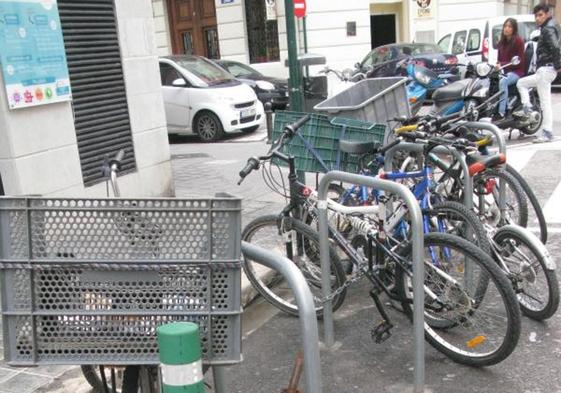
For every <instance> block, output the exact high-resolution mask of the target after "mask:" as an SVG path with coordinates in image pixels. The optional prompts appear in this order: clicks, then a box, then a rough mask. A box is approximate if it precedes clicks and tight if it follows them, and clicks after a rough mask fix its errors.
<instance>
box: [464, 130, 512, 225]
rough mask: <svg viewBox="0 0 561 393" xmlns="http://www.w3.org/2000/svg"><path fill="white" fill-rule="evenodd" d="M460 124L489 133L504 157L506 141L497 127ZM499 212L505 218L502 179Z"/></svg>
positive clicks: (503, 184) (504, 197)
mask: <svg viewBox="0 0 561 393" xmlns="http://www.w3.org/2000/svg"><path fill="white" fill-rule="evenodd" d="M460 124H461V125H462V126H464V127H467V128H475V129H478V130H485V131H489V132H490V133H491V134H493V136H494V137H495V139H496V140H497V144H498V145H499V153H502V154H504V155H505V156H506V141H505V137H504V135H503V133H502V132H501V129H500V128H499V127H497V126H496V125H494V124H492V123H488V122H484V121H470V122H461V123H460ZM499 210H500V212H501V219H503V218H504V217H505V210H506V188H505V181H504V179H499Z"/></svg>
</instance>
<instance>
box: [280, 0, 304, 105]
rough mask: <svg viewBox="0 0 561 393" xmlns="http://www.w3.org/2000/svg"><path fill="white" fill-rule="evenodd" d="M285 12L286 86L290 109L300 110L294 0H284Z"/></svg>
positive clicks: (300, 91)
mask: <svg viewBox="0 0 561 393" xmlns="http://www.w3.org/2000/svg"><path fill="white" fill-rule="evenodd" d="M284 7H285V14H286V40H287V45H288V72H289V76H290V78H289V80H288V87H289V89H290V110H291V111H295V112H302V110H303V96H302V75H301V73H300V67H299V66H298V49H297V44H296V23H295V21H294V0H284Z"/></svg>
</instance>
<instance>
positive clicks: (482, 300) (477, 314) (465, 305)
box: [396, 233, 520, 367]
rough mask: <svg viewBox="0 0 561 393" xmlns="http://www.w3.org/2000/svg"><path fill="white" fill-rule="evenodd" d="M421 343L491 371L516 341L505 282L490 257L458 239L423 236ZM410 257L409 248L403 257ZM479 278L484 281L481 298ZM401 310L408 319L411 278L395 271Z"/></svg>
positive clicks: (513, 305) (516, 319) (516, 312)
mask: <svg viewBox="0 0 561 393" xmlns="http://www.w3.org/2000/svg"><path fill="white" fill-rule="evenodd" d="M424 247H425V253H424V266H425V279H424V289H425V299H424V305H425V321H426V322H425V337H426V339H427V341H428V342H429V343H430V344H431V345H432V346H433V347H435V348H436V349H437V350H438V351H440V352H442V353H443V354H445V355H446V356H448V357H449V358H450V359H452V360H454V361H455V362H458V363H461V364H465V365H469V366H476V367H482V366H490V365H493V364H497V363H499V362H501V361H503V360H504V359H506V358H507V357H508V356H509V355H510V354H511V353H512V352H513V351H514V349H515V348H516V345H517V343H518V339H519V337H520V309H519V307H518V304H517V301H516V295H515V293H514V290H513V289H512V286H511V284H510V282H509V281H508V279H507V278H506V276H505V275H504V274H503V273H502V272H501V270H500V269H499V267H498V266H497V265H496V264H495V263H494V262H493V260H492V259H491V257H490V256H489V255H487V254H485V253H484V252H483V251H481V250H480V249H479V248H477V247H476V246H475V245H473V244H471V243H470V242H468V241H467V240H464V239H462V238H459V237H457V236H453V235H448V234H443V233H429V234H427V235H425V244H424ZM403 255H405V256H406V258H410V256H411V246H410V245H409V246H408V247H407V248H406V249H405V251H404V254H403ZM481 277H488V282H487V287H486V290H485V292H481V291H480V288H479V284H480V283H481ZM396 281H397V290H398V293H399V294H400V296H401V297H402V298H403V299H404V302H403V309H404V311H405V312H406V314H407V315H408V316H410V317H411V316H412V309H411V301H410V300H411V299H412V298H413V292H412V286H411V273H410V268H409V271H407V272H406V271H404V270H403V269H397V271H396Z"/></svg>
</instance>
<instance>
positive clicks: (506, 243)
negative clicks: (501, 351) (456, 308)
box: [412, 134, 559, 320]
mask: <svg viewBox="0 0 561 393" xmlns="http://www.w3.org/2000/svg"><path fill="white" fill-rule="evenodd" d="M412 135H413V139H415V138H417V137H418V135H417V134H412ZM425 156H427V157H428V156H432V158H433V159H432V161H436V160H438V157H435V156H434V155H431V154H427V155H425ZM468 164H470V166H469V174H468V175H469V176H471V177H473V178H474V193H475V195H477V197H478V199H477V203H476V208H477V211H478V214H479V217H480V221H481V222H482V223H483V226H484V232H483V233H484V234H485V235H486V237H487V241H486V243H487V244H490V255H491V256H492V257H493V259H494V260H495V262H496V263H497V264H498V266H500V268H501V269H502V271H503V272H504V274H505V275H506V276H507V277H508V279H509V280H510V282H511V284H512V287H513V289H514V291H515V293H516V294H517V298H518V301H519V303H520V307H521V310H522V313H523V314H524V315H526V316H528V317H529V318H532V319H535V320H545V319H548V318H550V317H551V316H553V315H554V314H555V312H556V311H557V309H558V307H559V284H558V280H557V275H556V273H555V263H554V262H553V261H552V259H551V257H550V255H549V253H548V252H547V249H545V247H544V246H543V244H542V243H540V242H539V240H538V239H537V238H535V236H534V235H533V234H532V233H531V232H530V231H528V230H526V229H524V228H522V227H518V226H513V225H510V223H509V220H510V217H509V216H507V217H506V221H501V220H500V215H499V214H495V217H496V219H494V220H489V214H488V212H487V210H486V207H487V206H489V205H490V204H489V203H488V202H487V201H486V200H485V198H486V197H487V196H488V195H490V194H491V195H493V196H494V198H495V200H498V191H497V190H496V187H497V182H496V181H495V180H493V176H501V175H503V176H506V177H507V178H508V176H507V175H508V173H506V172H503V171H500V170H499V169H498V168H499V167H500V166H504V165H505V164H506V157H504V155H502V154H497V155H494V156H483V157H474V156H471V157H470V159H469V161H468ZM440 167H441V168H443V169H444V170H447V171H449V168H444V166H443V165H442V164H441V165H440ZM447 173H449V172H445V174H444V176H446V175H447ZM444 176H443V177H444ZM511 184H512V187H513V188H514V189H516V188H518V186H517V185H516V183H514V182H513V183H511ZM456 186H457V185H456ZM491 205H492V204H491ZM540 272H541V273H542V274H540Z"/></svg>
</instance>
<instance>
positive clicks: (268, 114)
mask: <svg viewBox="0 0 561 393" xmlns="http://www.w3.org/2000/svg"><path fill="white" fill-rule="evenodd" d="M265 119H266V122H267V143H268V144H271V143H273V104H271V103H270V102H266V103H265Z"/></svg>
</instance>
